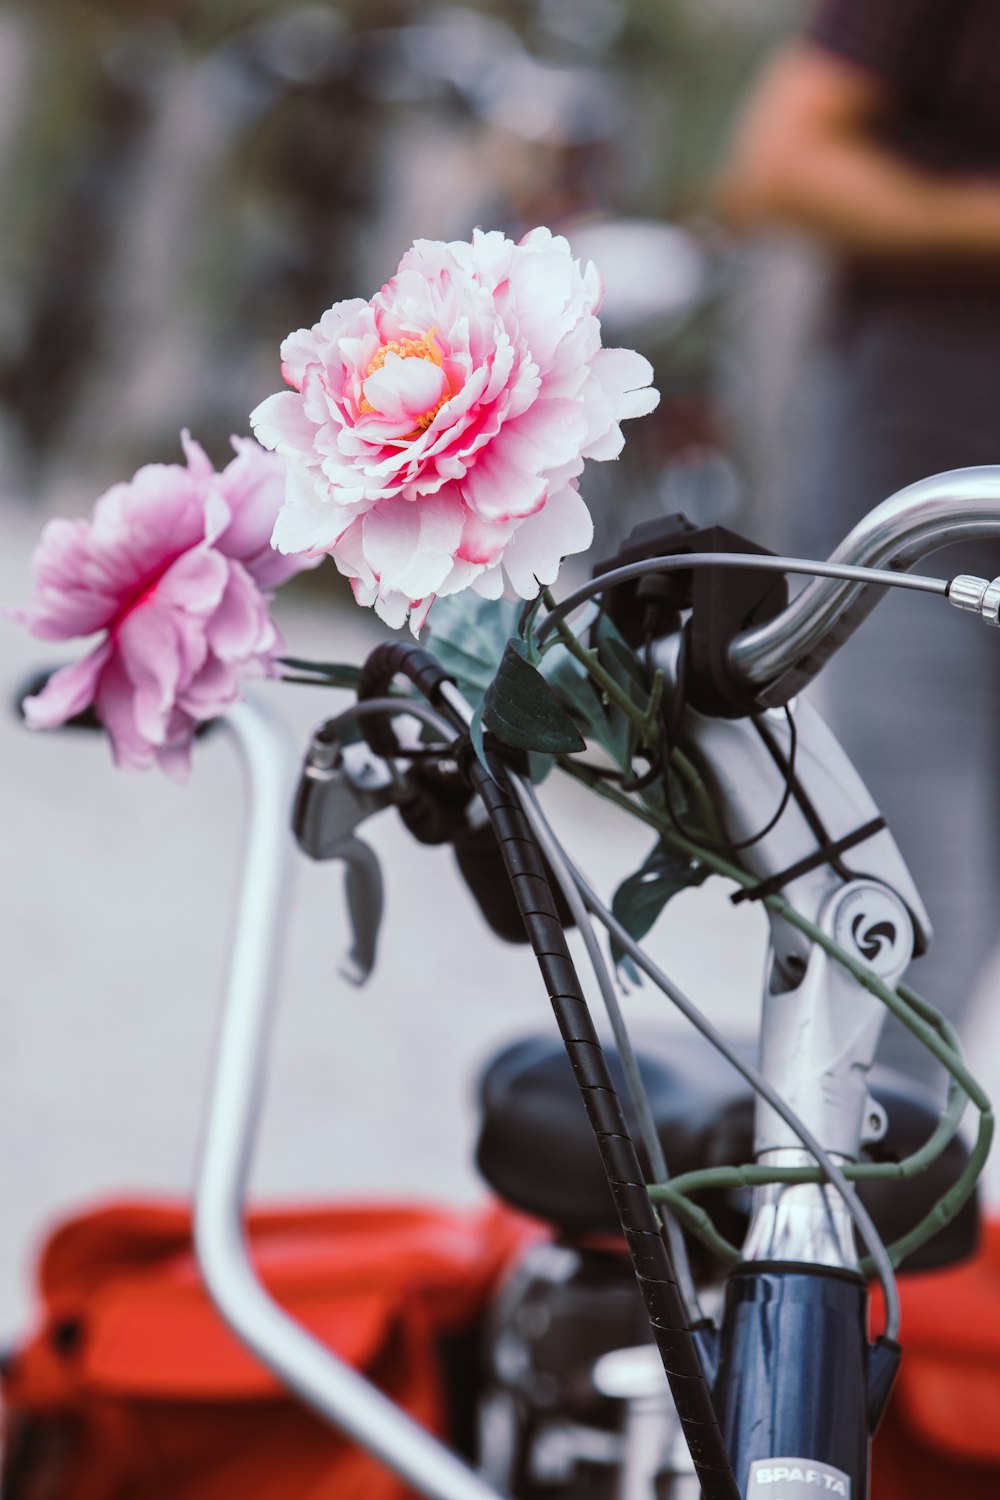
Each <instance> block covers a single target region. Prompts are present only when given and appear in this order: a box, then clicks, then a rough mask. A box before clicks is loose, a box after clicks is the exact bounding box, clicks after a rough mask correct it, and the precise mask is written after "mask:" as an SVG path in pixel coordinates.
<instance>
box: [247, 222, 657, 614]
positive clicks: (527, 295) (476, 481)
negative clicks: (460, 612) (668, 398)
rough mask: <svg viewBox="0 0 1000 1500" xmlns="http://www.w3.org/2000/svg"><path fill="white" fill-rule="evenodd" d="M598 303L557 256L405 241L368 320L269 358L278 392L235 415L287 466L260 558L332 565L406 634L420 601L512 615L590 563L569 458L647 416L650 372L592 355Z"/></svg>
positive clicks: (340, 315) (638, 361)
mask: <svg viewBox="0 0 1000 1500" xmlns="http://www.w3.org/2000/svg"><path fill="white" fill-rule="evenodd" d="M601 293H602V286H601V281H600V278H599V276H598V274H597V272H596V271H595V269H594V267H593V266H592V265H589V264H588V265H587V266H586V267H585V268H581V266H580V264H579V262H577V261H575V260H574V259H573V256H572V254H571V251H570V247H569V244H568V243H567V241H566V240H565V239H562V238H560V237H557V236H554V235H552V234H551V233H550V232H549V230H547V229H534V230H532V231H531V233H530V234H528V235H526V236H525V238H524V239H523V240H522V241H521V242H520V244H514V243H513V242H512V241H511V240H508V239H505V238H504V236H503V235H502V234H500V233H497V232H493V233H489V234H487V233H483V232H482V231H481V230H477V231H476V233H475V234H474V236H473V239H472V243H471V244H465V243H458V242H456V243H452V244H444V243H442V242H439V241H435V240H418V241H417V242H416V244H415V245H414V246H413V248H412V250H409V251H408V252H407V254H406V255H404V257H403V259H402V261H401V262H400V266H399V270H398V271H397V273H396V275H395V276H394V277H393V279H392V280H391V281H390V282H388V283H387V285H385V286H384V287H383V288H382V289H381V291H380V292H378V293H377V294H376V295H375V296H374V297H373V298H372V299H371V301H370V302H363V301H360V300H353V301H347V302H338V303H336V305H335V306H333V307H331V308H330V309H329V310H328V311H327V312H325V313H324V314H323V317H322V318H321V319H320V321H319V323H317V324H316V325H315V327H313V328H311V329H300V330H299V331H298V332H297V333H293V334H290V335H289V337H288V338H287V339H286V340H285V342H284V343H283V345H282V348H281V354H282V374H283V375H284V377H285V380H286V381H287V383H288V384H289V385H290V386H291V387H292V390H290V391H284V392H282V393H281V394H279V395H275V396H270V397H268V399H267V400H266V401H264V402H262V403H261V405H260V406H258V407H257V409H256V410H255V411H254V412H253V413H252V415H251V418H250V420H251V422H252V424H253V427H254V431H255V432H256V435H257V437H258V438H259V439H260V441H261V442H262V443H263V444H264V446H265V447H266V448H272V449H274V450H275V451H276V452H277V453H279V454H281V455H282V456H283V457H284V458H285V459H286V460H287V462H288V487H287V492H286V499H285V503H284V506H283V507H282V510H281V513H280V515H279V516H278V520H277V524H276V526H275V528H274V536H273V538H272V540H273V544H274V546H275V547H276V548H278V550H279V551H281V552H284V553H300V552H306V553H310V554H313V555H318V554H321V553H325V552H329V553H332V555H333V557H334V560H335V562H336V564H337V567H338V568H339V569H340V571H341V572H342V573H344V574H346V575H347V576H348V577H349V578H350V579H351V583H352V587H353V589H354V594H355V597H356V598H357V600H358V601H359V603H362V604H369V605H370V604H373V605H374V606H375V609H376V611H377V612H378V614H379V615H381V617H382V618H383V619H384V620H385V621H386V622H387V623H388V624H390V625H393V626H398V625H401V624H402V623H403V621H404V620H405V619H406V617H407V614H409V616H410V624H411V627H412V628H413V630H414V632H416V631H417V630H419V628H420V625H421V624H422V622H423V620H424V619H425V618H426V615H427V611H428V609H429V608H430V606H431V604H432V603H433V600H434V598H435V596H436V595H439V594H453V593H456V592H458V591H459V590H460V589H464V588H467V587H470V586H471V587H472V588H474V589H475V590H476V591H477V592H478V593H480V594H483V595H485V596H486V597H488V598H496V597H498V596H499V595H500V594H501V593H502V592H503V588H504V581H505V578H506V581H507V582H508V583H509V584H510V585H511V586H512V587H513V588H514V590H516V592H517V593H518V594H519V595H521V597H522V598H525V599H530V598H533V597H534V596H535V594H537V592H538V589H539V586H540V585H543V584H548V583H551V582H553V580H554V579H555V576H556V573H557V571H558V568H559V563H560V561H561V559H562V558H563V557H564V556H566V555H567V554H569V553H573V552H580V551H583V550H584V549H585V548H586V547H588V546H589V545H590V541H591V538H592V534H593V527H592V523H591V519H590V514H589V512H588V510H587V508H586V506H585V505H584V503H583V501H582V500H581V498H580V496H579V494H578V493H577V477H578V476H579V474H580V473H581V471H582V469H583V461H584V459H585V458H594V459H610V458H616V457H617V456H618V454H619V453H620V452H621V449H622V446H623V442H624V439H623V437H622V433H621V429H620V427H619V425H618V424H619V423H620V422H621V421H622V420H623V418H625V417H637V416H641V415H643V414H644V413H646V412H650V411H652V410H653V408H654V407H655V406H656V404H657V402H658V400H659V396H658V393H657V392H656V391H655V390H653V389H651V388H650V381H651V380H652V376H653V371H652V368H651V366H650V364H649V362H648V360H646V359H644V358H643V357H642V356H641V355H639V354H636V353H634V352H633V351H632V350H629V349H603V348H602V347H601V328H600V323H599V322H598V319H597V311H598V308H599V306H600V302H601Z"/></svg>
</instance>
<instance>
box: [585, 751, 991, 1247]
mask: <svg viewBox="0 0 1000 1500" xmlns="http://www.w3.org/2000/svg"><path fill="white" fill-rule="evenodd" d="M560 764H561V765H562V766H563V768H564V769H565V770H567V771H568V772H569V774H570V775H573V776H575V777H576V778H577V779H578V780H582V781H584V782H586V784H587V785H589V786H590V787H591V788H592V789H593V790H594V791H595V792H597V794H598V795H599V796H602V797H604V798H605V799H606V800H607V801H609V802H613V803H614V804H615V805H616V806H618V807H620V808H622V810H623V811H627V812H629V813H630V814H631V815H632V816H633V817H637V818H639V819H640V821H641V822H644V823H647V824H648V825H649V826H650V827H651V828H654V829H655V830H656V831H657V833H659V834H660V836H661V837H662V838H663V839H664V840H665V841H666V842H669V843H670V844H672V845H673V846H674V847H675V848H677V849H680V850H682V851H683V852H685V853H686V854H688V856H689V857H690V858H692V859H694V860H696V861H699V862H700V863H702V864H704V865H706V866H708V868H709V869H712V870H714V871H715V873H717V874H719V875H723V876H725V877H726V878H727V879H729V880H732V881H734V882H736V883H737V884H738V885H741V886H743V887H747V886H750V885H752V884H753V883H754V882H753V878H752V877H751V876H750V875H748V874H746V872H744V871H743V870H741V869H739V868H738V867H737V866H735V865H732V864H731V863H730V862H729V861H728V860H726V859H724V858H722V857H721V856H720V855H718V854H717V853H715V851H712V850H707V849H703V848H701V847H700V846H699V845H698V844H696V843H695V842H694V841H693V840H691V839H688V838H685V837H683V836H682V835H680V834H678V833H677V831H676V829H675V828H674V827H673V826H672V825H671V824H669V823H668V822H667V820H666V819H664V818H662V817H660V816H658V815H657V814H656V813H655V812H653V811H652V810H650V809H649V808H645V807H640V806H638V805H637V804H636V803H635V802H633V801H632V800H631V799H630V798H628V797H627V796H625V794H624V793H622V792H620V791H619V790H618V789H617V788H615V787H614V786H610V785H608V783H607V782H603V781H601V780H599V779H598V778H596V777H593V776H591V775H590V774H588V773H587V772H586V771H584V770H583V769H582V768H581V767H579V766H577V765H575V764H574V763H573V762H572V761H571V760H569V759H568V758H566V757H562V758H561V760H560ZM678 770H679V772H680V773H681V774H682V775H683V776H684V779H685V782H686V784H687V785H688V786H689V789H690V790H692V792H694V791H695V789H696V785H697V783H698V782H700V780H701V778H700V777H698V775H697V772H696V770H695V768H694V767H693V766H692V765H691V763H690V762H689V761H686V759H685V762H684V764H683V766H679V767H678ZM702 790H703V791H704V792H705V795H706V796H707V791H706V790H705V789H704V786H703V785H702ZM713 811H714V809H713ZM765 904H766V905H767V906H768V907H769V909H770V910H771V911H774V912H776V913H778V914H779V915H780V916H782V917H784V918H785V919H786V920H787V921H789V922H790V923H792V925H793V926H796V927H798V928H799V930H800V931H802V932H804V933H805V934H806V936H807V937H809V938H810V940H811V941H812V942H814V943H817V944H819V946H820V947H822V948H824V949H825V950H826V952H827V953H829V954H830V956H831V957H832V958H834V959H835V960H836V961H837V962H838V963H840V964H842V965H843V966H844V967H845V968H846V969H847V970H848V971H849V972H850V973H851V974H853V975H854V977H855V978H856V979H857V980H858V982H859V983H860V984H862V985H863V986H864V987H865V988H866V989H867V990H869V991H870V993H872V994H874V995H875V996H876V997H877V998H878V999H880V1000H882V1001H883V1003H884V1004H885V1005H886V1006H887V1007H888V1008H889V1009H890V1010H891V1011H892V1012H893V1013H894V1014H895V1015H897V1016H898V1017H899V1018H900V1020H901V1021H902V1022H903V1023H904V1025H906V1026H907V1027H909V1029H910V1030H911V1031H912V1032H914V1034H915V1035H916V1036H918V1037H919V1038H920V1040H921V1041H922V1042H923V1043H924V1044H925V1046H927V1047H928V1049H929V1050H930V1051H931V1052H932V1053H933V1055H934V1056H935V1057H936V1058H937V1059H938V1060H939V1061H940V1062H941V1063H942V1064H943V1065H944V1067H945V1068H946V1069H947V1071H948V1073H949V1075H950V1082H949V1090H948V1100H947V1105H946V1109H945V1111H944V1113H943V1114H942V1116H941V1119H940V1120H939V1121H938V1123H937V1126H936V1127H935V1129H934V1131H933V1133H932V1134H931V1136H930V1137H929V1138H928V1140H927V1141H926V1142H925V1143H924V1145H923V1146H921V1147H920V1148H918V1150H917V1151H915V1152H913V1153H912V1154H911V1155H910V1156H909V1157H907V1158H906V1159H905V1160H904V1161H903V1162H899V1163H879V1162H870V1163H869V1162H863V1163H856V1164H848V1165H846V1166H845V1169H844V1172H845V1176H847V1177H848V1178H854V1179H856V1180H859V1181H861V1180H866V1179H867V1180H871V1179H877V1178H895V1179H898V1178H903V1177H909V1176H913V1175H915V1174H916V1173H917V1172H919V1171H922V1170H924V1169H925V1168H926V1167H927V1166H929V1165H930V1164H931V1162H932V1161H934V1160H936V1159H937V1157H938V1156H940V1155H941V1153H942V1152H943V1151H944V1150H945V1148H946V1147H947V1145H948V1144H949V1142H950V1141H951V1140H952V1139H953V1138H954V1136H955V1134H956V1133H957V1131H958V1128H959V1125H960V1123H961V1119H962V1115H963V1114H964V1111H965V1107H966V1104H967V1103H968V1102H969V1101H970V1100H971V1102H972V1103H973V1104H974V1105H975V1106H976V1108H977V1110H978V1111H979V1115H980V1119H979V1130H978V1133H977V1138H976V1141H975V1144H974V1146H973V1148H972V1152H971V1154H970V1157H969V1160H968V1162H967V1163H966V1166H965V1168H964V1170H963V1171H962V1173H961V1174H960V1176H959V1178H958V1179H957V1181H956V1182H955V1183H953V1185H952V1186H951V1188H950V1189H949V1190H948V1192H947V1193H945V1194H944V1195H943V1197H942V1198H941V1199H940V1200H939V1202H938V1203H937V1204H936V1205H935V1207H934V1208H933V1209H932V1210H931V1211H930V1213H928V1214H927V1215H926V1216H925V1218H924V1219H922V1220H921V1221H920V1223H918V1224H917V1225H916V1226H915V1227H914V1228H913V1229H912V1230H910V1231H909V1233H908V1234H906V1235H904V1236H902V1237H901V1238H900V1239H899V1240H897V1241H895V1242H894V1243H893V1244H892V1245H891V1246H889V1247H888V1251H889V1255H890V1258H891V1260H892V1262H893V1264H894V1265H899V1263H900V1262H901V1261H902V1260H903V1259H904V1257H905V1256H906V1255H908V1254H910V1253H911V1252H912V1251H913V1250H915V1249H916V1248H918V1246H919V1245H921V1244H923V1243H925V1242H926V1241H927V1240H928V1239H929V1238H930V1237H931V1236H932V1235H933V1234H935V1233H937V1231H938V1230H939V1229H941V1228H943V1227H944V1225H945V1224H947V1223H948V1222H949V1221H950V1220H951V1219H952V1218H954V1216H955V1215H956V1214H957V1213H958V1212H959V1210H960V1209H961V1207H962V1205H963V1204H964V1203H965V1202H966V1200H967V1199H968V1197H969V1195H970V1194H971V1192H972V1191H973V1189H974V1187H975V1183H976V1179H977V1178H978V1176H979V1174H980V1172H981V1171H982V1168H983V1166H984V1164H985V1162H986V1158H987V1156H988V1154H989V1148H990V1144H991V1141H992V1137H993V1128H994V1118H993V1111H992V1108H991V1106H990V1102H989V1099H988V1097H987V1096H986V1094H985V1092H984V1091H983V1089H982V1088H981V1087H980V1085H979V1084H978V1083H977V1081H976V1080H975V1079H974V1078H973V1076H972V1075H971V1074H970V1073H969V1071H968V1069H967V1068H966V1067H965V1064H964V1061H963V1059H962V1056H961V1052H960V1050H959V1046H958V1039H957V1036H956V1034H955V1032H954V1030H953V1028H952V1027H951V1026H950V1025H949V1023H948V1022H947V1021H946V1020H945V1019H944V1017H943V1016H941V1015H940V1014H939V1013H938V1012H937V1011H936V1010H935V1009H934V1007H933V1006H932V1005H931V1004H930V1003H929V1002H928V1001H926V1000H924V999H923V998H922V997H921V996H920V995H918V994H917V993H916V992H915V991H914V990H911V989H909V987H908V986H905V985H900V986H899V987H898V988H897V989H896V990H893V989H890V988H889V986H888V985H886V984H884V983H883V981H882V980H881V979H879V977H878V976H877V975H876V974H874V973H873V972H872V971H871V970H870V969H869V968H868V966H867V965H866V964H863V963H861V962H859V961H858V960H856V959H854V958H853V957H852V955H851V954H849V953H847V952H846V950H844V949H843V948H841V947H840V945H839V944H838V943H836V942H835V941H834V940H833V939H832V938H831V937H829V935H828V934H827V933H825V932H823V931H822V930H821V929H820V928H818V927H817V926H816V924H815V923H814V922H811V921H810V920H809V919H808V918H807V917H803V916H802V915H801V913H799V912H797V911H796V910H795V908H794V907H793V906H792V905H791V904H790V902H789V901H787V899H786V898H785V897H783V896H780V895H778V894H775V895H773V896H769V897H766V898H765ZM822 1180H823V1178H822V1173H821V1172H820V1171H819V1169H818V1168H811V1167H801V1168H783V1169H779V1168H768V1167H759V1166H756V1165H755V1166H751V1167H733V1168H714V1169H710V1170H707V1171H704V1172H695V1173H687V1174H685V1175H684V1176H683V1177H680V1178H675V1179H673V1180H672V1181H671V1182H670V1183H669V1184H656V1185H655V1186H654V1187H652V1188H651V1189H650V1192H651V1195H652V1196H653V1197H654V1198H655V1199H656V1201H659V1202H663V1203H667V1204H669V1206H670V1207H671V1209H672V1210H673V1211H674V1212H676V1213H677V1214H678V1216H679V1217H680V1218H682V1219H683V1220H684V1222H685V1223H686V1224H687V1225H688V1227H689V1228H690V1229H691V1230H692V1231H693V1232H694V1233H695V1234H697V1235H698V1236H699V1238H701V1239H702V1240H703V1241H704V1242H705V1243H706V1244H707V1245H708V1246H709V1248H710V1249H711V1250H713V1251H714V1252H715V1253H716V1254H718V1255H720V1256H721V1257H722V1259H723V1260H728V1261H730V1262H732V1261H733V1260H734V1259H736V1260H738V1259H739V1254H740V1252H739V1250H738V1249H737V1248H736V1247H735V1246H734V1245H731V1244H730V1243H729V1242H728V1241H727V1240H726V1239H725V1238H724V1237H723V1236H722V1235H720V1234H719V1232H718V1231H717V1230H716V1228H715V1226H714V1225H713V1224H712V1221H711V1219H710V1217H709V1216H708V1215H707V1214H706V1213H705V1211H704V1210H703V1209H701V1208H699V1207H698V1205H697V1204H693V1203H691V1201H690V1200H689V1199H688V1198H686V1197H685V1196H684V1193H685V1190H686V1191H687V1192H692V1191H696V1190H703V1189H705V1188H706V1187H723V1188H724V1187H730V1188H732V1187H741V1186H755V1185H758V1184H761V1183H768V1182H776V1183H780V1182H820V1181H822ZM863 1265H865V1263H863Z"/></svg>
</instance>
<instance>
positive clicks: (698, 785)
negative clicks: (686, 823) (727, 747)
mask: <svg viewBox="0 0 1000 1500" xmlns="http://www.w3.org/2000/svg"><path fill="white" fill-rule="evenodd" d="M670 764H671V766H672V767H673V768H674V770H675V771H676V772H677V774H678V776H679V777H680V779H681V781H683V783H684V786H685V789H686V791H687V793H688V795H689V796H690V797H691V798H692V799H693V801H694V803H695V811H696V813H697V816H698V818H699V819H700V820H701V825H702V827H703V828H704V830H705V832H706V834H707V835H708V837H709V838H710V840H711V842H712V843H714V844H721V843H723V842H724V841H725V837H726V831H725V829H724V828H723V826H722V823H721V822H720V820H719V814H718V812H717V811H716V807H715V803H714V802H713V801H712V799H711V797H710V796H709V794H708V787H707V786H706V785H705V783H704V781H703V780H702V778H701V777H700V776H699V774H698V771H697V769H696V768H695V766H694V763H693V762H692V761H690V760H689V759H688V757H687V756H686V755H685V754H684V751H683V750H679V749H678V748H677V747H676V746H675V747H674V749H673V751H672V752H671V755H670ZM671 827H673V825H671ZM673 831H674V832H675V833H676V832H677V830H676V828H674V830H673Z"/></svg>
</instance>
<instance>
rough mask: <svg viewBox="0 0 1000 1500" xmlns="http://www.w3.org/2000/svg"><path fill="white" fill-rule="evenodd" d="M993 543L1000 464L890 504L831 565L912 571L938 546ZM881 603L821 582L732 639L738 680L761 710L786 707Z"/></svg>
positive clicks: (997, 532) (940, 478)
mask: <svg viewBox="0 0 1000 1500" xmlns="http://www.w3.org/2000/svg"><path fill="white" fill-rule="evenodd" d="M993 537H996V538H1000V465H996V464H992V465H988V466H983V467H982V468H972V469H952V470H950V471H949V472H947V473H945V474H934V475H931V476H930V478H928V479H921V480H918V482H917V483H916V484H911V485H908V486H907V487H906V489H902V490H898V491H897V493H896V494H895V495H890V496H889V498H888V499H887V500H883V501H882V503H881V505H878V506H876V507H875V509H874V510H873V511H870V512H869V513H868V515H867V516H865V518H864V520H862V521H859V523H858V525H857V526H855V528H854V530H853V531H851V532H850V533H849V534H848V535H847V536H846V537H845V538H844V540H843V541H842V542H841V543H840V545H839V547H837V548H836V550H835V551H834V552H833V553H832V554H831V555H830V559H829V561H830V562H832V563H847V564H850V565H852V566H859V567H874V568H885V569H888V570H890V571H893V572H905V571H906V570H907V569H909V568H911V567H912V566H913V565H914V563H916V562H918V561H919V559H920V558H922V557H926V556H927V554H928V553H929V552H933V551H935V550H936V549H937V548H939V547H945V546H950V545H952V544H953V543H956V542H966V541H986V540H988V539H990V538H993ZM880 597H881V595H880V593H878V592H877V591H876V589H875V588H874V587H873V586H871V585H865V584H861V583H856V582H848V581H845V580H839V579H831V578H816V579H814V580H813V581H812V582H811V583H809V584H807V585H806V587H805V588H804V589H803V590H802V592H801V593H800V594H798V595H797V596H796V598H794V599H793V600H792V602H791V604H789V605H788V607H787V608H786V609H784V610H783V611H782V612H781V614H779V615H776V616H775V618H774V619H772V620H768V621H767V622H766V623H765V624H763V625H756V626H753V627H752V628H751V629H749V630H744V631H742V632H741V633H740V635H738V636H737V637H736V638H735V639H734V640H733V642H732V644H731V645H730V648H729V665H730V668H731V670H732V672H733V675H734V676H735V677H736V678H738V679H739V680H740V681H742V682H744V683H746V684H747V685H748V686H751V687H759V688H760V692H759V694H758V700H757V701H758V702H759V703H760V704H761V706H764V707H780V706H781V705H783V704H785V703H787V702H788V700H789V698H791V697H793V696H794V694H795V693H797V692H798V691H799V689H800V688H802V687H804V686H805V685H806V684H807V683H808V682H810V681H811V680H812V678H813V677H815V676H816V674H817V673H818V672H819V671H820V669H821V668H822V667H823V666H824V665H825V663H826V662H827V661H829V659H830V657H831V656H832V655H833V653H834V652H835V651H836V650H837V648H838V647H839V646H841V645H843V643H844V641H846V640H847V639H848V637H849V636H850V635H852V634H853V632H854V631H855V630H856V629H857V627H858V626H859V625H860V624H861V622H862V620H864V619H865V617H866V616H867V615H868V614H870V613H871V611H872V610H873V609H874V607H875V605H876V604H877V603H878V600H879V598H880Z"/></svg>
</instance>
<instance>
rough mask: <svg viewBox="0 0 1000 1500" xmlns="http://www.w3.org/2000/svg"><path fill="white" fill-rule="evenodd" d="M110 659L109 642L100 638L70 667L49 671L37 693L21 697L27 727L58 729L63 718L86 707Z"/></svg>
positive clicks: (80, 711)
mask: <svg viewBox="0 0 1000 1500" xmlns="http://www.w3.org/2000/svg"><path fill="white" fill-rule="evenodd" d="M110 658H111V642H110V641H102V643H101V644H100V645H99V646H95V647H94V649H93V651H88V653H87V655H86V656H83V657H81V658H80V660H79V661H77V662H74V663H73V665H72V666H69V667H60V669H59V671H58V672H53V674H52V676H51V677H50V678H49V680H48V682H47V683H46V684H45V686H44V687H43V688H42V691H41V692H40V693H36V694H35V695H34V697H32V698H25V700H24V704H23V708H24V719H25V723H26V724H27V725H28V727H29V729H58V727H59V725H60V724H65V723H66V720H67V719H72V718H75V716H76V715H77V714H81V713H83V711H84V709H85V708H89V707H90V705H91V704H92V703H93V701H94V698H95V696H96V693H97V684H98V682H99V681H100V676H101V673H102V671H103V670H104V668H105V666H106V665H107V663H108V661H109V660H110Z"/></svg>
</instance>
